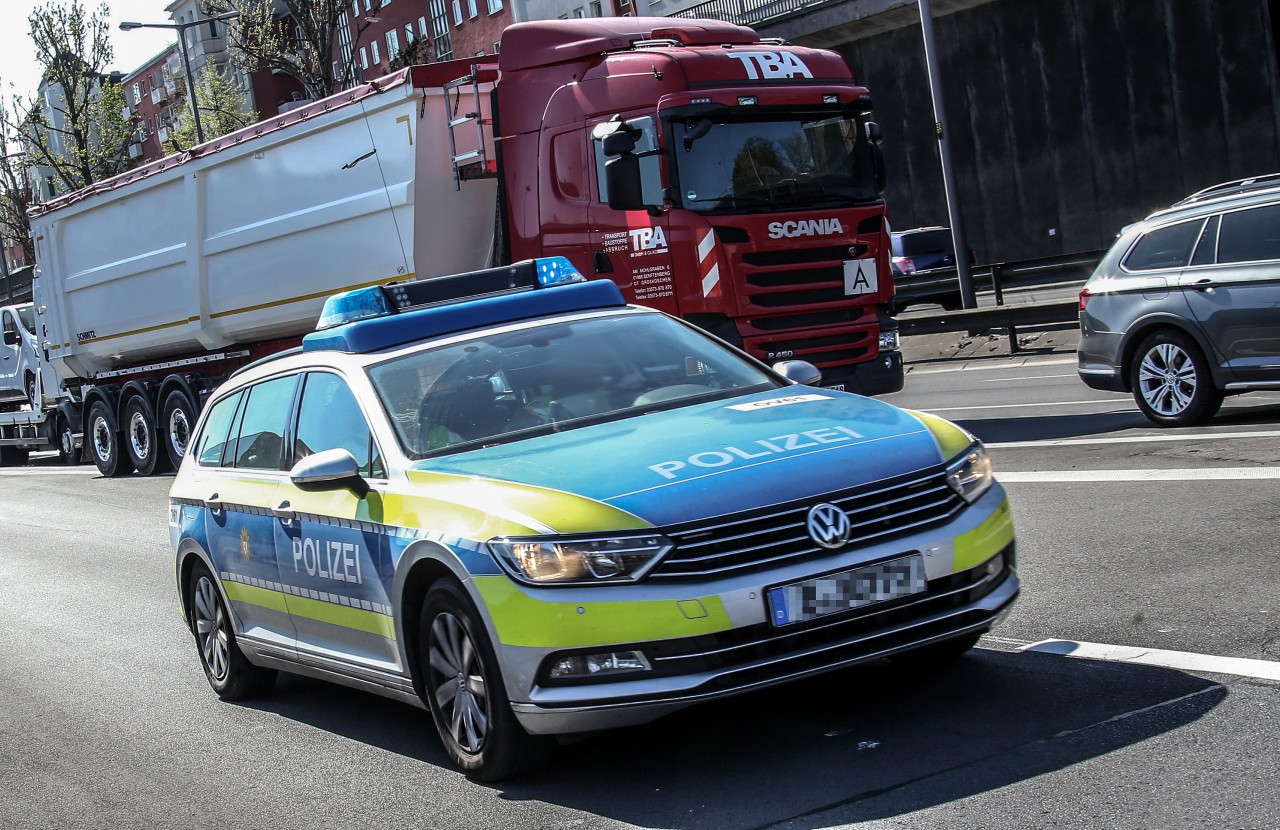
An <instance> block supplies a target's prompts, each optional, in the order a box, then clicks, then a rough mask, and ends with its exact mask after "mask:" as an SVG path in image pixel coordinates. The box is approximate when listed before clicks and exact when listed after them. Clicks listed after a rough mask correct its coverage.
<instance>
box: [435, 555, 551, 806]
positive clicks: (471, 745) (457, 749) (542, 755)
mask: <svg viewBox="0 0 1280 830" xmlns="http://www.w3.org/2000/svg"><path fill="white" fill-rule="evenodd" d="M420 626H421V628H420V629H419V637H418V647H419V648H420V649H421V653H420V657H419V662H418V665H419V666H420V667H421V671H422V672H423V691H424V694H423V696H424V697H425V698H426V701H425V702H426V704H427V708H428V709H429V710H430V711H431V719H432V720H433V721H435V725H436V731H437V732H439V733H440V741H441V742H442V743H443V744H444V748H445V752H447V753H448V754H449V757H450V759H452V760H453V762H454V763H455V764H456V765H457V766H458V767H460V768H461V769H462V770H463V771H464V772H465V773H467V775H469V776H471V777H472V778H475V779H478V780H480V781H501V780H503V779H505V778H511V777H513V776H515V775H519V774H520V773H522V772H527V771H529V770H531V769H533V768H534V767H537V766H539V765H541V764H542V763H544V762H545V761H546V760H547V759H548V758H549V757H550V754H551V751H552V749H553V744H552V742H551V740H550V739H548V738H546V737H542V736H534V735H530V734H529V733H528V732H526V731H525V730H524V727H522V726H521V725H520V722H519V721H518V720H516V716H515V713H514V712H512V711H511V702H510V701H509V700H508V699H507V693H506V688H505V687H504V686H503V684H502V674H501V673H500V672H499V670H498V658H497V656H496V655H495V654H494V651H493V646H492V645H491V644H490V643H489V637H488V635H487V634H486V633H485V628H484V625H483V624H481V622H480V619H479V618H478V617H477V616H476V612H475V611H474V610H473V608H472V606H471V600H470V599H468V598H467V596H466V593H465V592H464V591H463V590H462V588H461V586H459V585H458V584H457V583H456V582H453V581H452V580H449V579H447V578H446V579H441V580H440V581H438V582H436V584H434V585H432V586H431V590H429V591H427V596H426V599H425V600H424V601H423V603H422V618H421V623H420Z"/></svg>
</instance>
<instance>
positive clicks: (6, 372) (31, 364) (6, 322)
mask: <svg viewBox="0 0 1280 830" xmlns="http://www.w3.org/2000/svg"><path fill="white" fill-rule="evenodd" d="M0 323H2V324H3V327H4V343H3V345H2V346H0V406H2V407H5V408H7V409H12V408H14V407H20V406H25V405H27V404H30V403H32V402H33V401H34V400H35V398H36V367H37V366H38V365H39V364H38V363H37V361H36V325H35V316H34V312H33V311H32V307H31V303H24V304H22V305H11V306H5V307H4V308H0Z"/></svg>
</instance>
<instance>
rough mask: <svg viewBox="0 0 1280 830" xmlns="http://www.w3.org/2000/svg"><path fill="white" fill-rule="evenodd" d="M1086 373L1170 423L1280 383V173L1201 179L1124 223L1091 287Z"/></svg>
mask: <svg viewBox="0 0 1280 830" xmlns="http://www.w3.org/2000/svg"><path fill="white" fill-rule="evenodd" d="M1080 334H1081V336H1080V346H1079V351H1078V358H1079V372H1080V378H1081V379H1082V380H1083V381H1084V382H1085V383H1086V384H1087V385H1089V386H1091V387H1093V388H1094V389H1105V390H1109V391H1113V392H1132V393H1133V397H1134V400H1136V401H1137V402H1138V407H1139V408H1140V409H1141V410H1142V411H1143V413H1144V414H1145V415H1146V416H1147V417H1148V418H1150V419H1151V420H1152V421H1154V422H1155V423H1157V424H1159V425H1160V426H1188V425H1191V424H1197V423H1201V422H1203V421H1206V420H1208V419H1209V418H1211V417H1213V415H1214V413H1216V412H1217V411H1218V407H1219V406H1221V405H1222V399H1223V397H1224V396H1225V395H1233V394H1237V393H1240V392H1249V391H1253V390H1257V389H1280V174H1273V175H1269V176H1260V177H1256V178H1252V179H1242V180H1240V181H1234V182H1225V183H1223V184H1220V185H1215V186H1213V187H1210V188H1207V189H1205V190H1202V191H1200V192H1198V193H1195V194H1193V195H1191V196H1188V197H1187V198H1185V199H1183V200H1182V201H1180V202H1178V203H1176V204H1174V205H1173V206H1172V207H1169V208H1167V209H1165V210H1161V211H1158V212H1156V213H1153V214H1151V215H1150V216H1148V217H1147V218H1146V219H1144V220H1142V221H1141V222H1138V223H1137V224H1134V225H1130V226H1129V227H1127V228H1125V229H1124V230H1123V231H1121V232H1120V236H1119V237H1118V238H1117V240H1116V243H1115V244H1114V245H1113V246H1111V250H1110V251H1108V252H1107V255H1106V256H1105V257H1104V258H1103V260H1102V262H1101V263H1100V264H1099V265H1098V268H1097V270H1095V271H1094V272H1093V276H1091V277H1090V278H1089V281H1088V282H1086V283H1085V285H1084V290H1083V291H1081V292H1080Z"/></svg>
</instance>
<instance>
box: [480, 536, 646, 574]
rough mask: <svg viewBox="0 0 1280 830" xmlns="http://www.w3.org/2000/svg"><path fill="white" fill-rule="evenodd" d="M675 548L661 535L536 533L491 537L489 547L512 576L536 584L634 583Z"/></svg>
mask: <svg viewBox="0 0 1280 830" xmlns="http://www.w3.org/2000/svg"><path fill="white" fill-rule="evenodd" d="M670 549H671V541H670V540H669V539H667V538H666V537H664V536H659V535H655V534H651V535H647V536H607V537H595V538H581V537H579V538H559V537H555V536H530V537H522V538H507V537H502V538H498V539H491V540H489V550H490V551H492V552H493V555H494V556H495V557H497V559H498V562H499V563H500V564H501V565H502V566H503V568H505V569H506V571H507V573H509V574H510V575H511V576H512V577H514V578H515V579H516V580H518V581H520V582H525V583H529V584H533V585H597V584H600V583H605V582H634V581H635V580H637V579H639V578H640V577H642V576H644V575H645V574H646V573H648V572H649V570H650V569H651V568H653V566H654V565H656V564H658V561H659V560H660V559H661V558H662V556H663V555H664V554H665V553H666V552H667V551H668V550H670Z"/></svg>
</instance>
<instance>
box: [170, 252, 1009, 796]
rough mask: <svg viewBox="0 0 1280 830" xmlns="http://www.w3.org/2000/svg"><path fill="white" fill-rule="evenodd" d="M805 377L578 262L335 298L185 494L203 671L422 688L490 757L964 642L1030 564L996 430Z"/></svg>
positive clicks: (182, 522) (256, 686) (223, 390)
mask: <svg viewBox="0 0 1280 830" xmlns="http://www.w3.org/2000/svg"><path fill="white" fill-rule="evenodd" d="M460 295H466V296H465V297H463V298H461V299H459V298H458V297H459V296H460ZM789 376H791V377H799V376H804V377H805V378H806V379H807V380H809V381H811V382H812V381H816V380H817V379H818V378H817V372H816V370H814V369H813V367H811V366H808V364H803V363H799V362H790V363H785V364H779V365H778V366H777V367H774V369H770V368H768V367H766V366H764V365H762V364H759V363H757V362H755V361H754V360H752V359H751V358H749V357H747V356H746V355H744V354H742V353H741V352H739V351H736V350H734V349H732V348H731V347H728V346H726V345H725V344H724V343H721V342H720V341H718V340H715V339H713V338H710V337H708V336H706V335H705V334H703V333H702V332H700V331H699V330H697V329H695V328H693V327H691V326H689V325H687V324H685V323H683V322H681V321H679V320H676V319H674V318H672V317H669V316H667V315H665V314H663V313H661V312H657V311H653V310H650V309H644V308H637V307H633V306H629V305H627V304H626V303H625V302H624V300H623V299H622V296H621V294H620V293H619V291H618V289H617V287H616V286H614V285H613V284H612V283H611V282H608V281H606V280H598V281H591V282H587V281H584V280H583V279H582V277H581V276H580V275H578V274H577V273H576V272H575V271H574V270H573V268H572V266H571V265H569V263H568V262H567V261H566V260H563V259H550V260H535V261H530V262H525V263H519V264H517V265H514V266H510V267H508V268H501V269H491V270H488V271H482V272H475V273H472V274H466V275H461V276H458V277H449V278H442V279H432V280H421V281H412V282H407V283H404V284H399V285H397V284H392V285H389V286H380V287H374V288H370V289H364V290H361V291H356V292H349V293H347V294H343V295H338V296H336V297H333V298H331V299H330V300H329V302H328V303H327V304H326V307H325V312H324V314H323V316H322V318H321V320H320V323H319V327H318V330H317V331H315V332H314V333H312V334H310V335H308V336H307V337H306V338H304V341H303V345H302V346H301V348H299V349H296V350H294V351H292V352H288V353H285V354H282V355H279V356H276V357H273V358H269V359H267V360H265V361H262V362H259V363H257V364H254V365H252V366H249V367H246V368H245V369H242V370H241V371H240V372H238V373H237V374H236V375H234V376H233V377H232V378H231V379H230V380H229V381H228V382H226V383H225V384H223V385H222V386H221V387H220V388H219V389H218V390H217V392H216V393H215V394H214V395H213V396H212V397H211V398H210V400H209V402H208V404H207V406H206V407H205V410H204V412H203V414H202V416H201V419H200V423H199V425H198V427H197V429H196V431H195V434H194V440H193V442H192V444H191V451H190V452H189V453H188V455H187V457H186V459H185V460H184V461H183V463H182V466H181V468H180V470H179V472H178V474H177V477H176V479H175V481H174V484H173V488H172V491H171V493H170V502H169V504H170V506H169V511H170V513H169V524H170V531H171V537H172V542H173V546H174V550H175V551H176V555H177V580H178V588H179V592H180V596H181V599H182V606H183V610H184V613H185V615H186V620H187V622H188V624H189V625H190V627H191V629H192V631H193V633H194V634H195V640H196V645H197V650H198V653H199V655H200V660H201V662H202V663H203V666H204V671H205V674H206V675H207V676H208V679H209V682H210V684H211V685H212V686H213V689H214V691H215V692H216V693H217V694H219V695H220V696H222V697H223V698H227V699H235V698H243V697H247V696H250V695H255V694H260V693H263V692H265V691H266V690H267V689H268V688H269V687H270V686H271V684H272V682H273V680H274V678H275V672H276V670H278V669H282V670H286V671H290V672H296V673H300V674H304V675H309V676H312V677H318V678H323V679H326V680H331V681H334V682H337V683H341V684H344V685H347V686H352V687H355V688H357V689H364V690H367V691H371V692H375V693H377V694H380V695H385V696H388V697H391V698H395V699H398V700H402V701H408V702H410V703H413V704H416V705H418V706H421V707H424V708H426V709H428V710H429V711H430V713H431V716H432V718H433V720H434V722H435V725H436V727H437V728H438V730H439V733H440V737H441V740H442V741H443V743H444V746H445V748H446V749H447V751H448V753H449V755H450V756H451V757H452V759H453V760H454V761H455V762H456V763H457V764H458V765H459V766H460V767H461V768H462V769H464V770H466V771H467V772H468V773H470V774H472V775H473V776H475V777H478V778H481V779H490V780H492V779H500V778H503V777H507V776H510V775H512V774H515V773H517V772H519V771H522V770H524V769H527V768H528V767H530V766H532V765H534V764H536V763H538V762H540V761H541V760H542V759H543V758H544V757H545V754H546V752H547V747H548V745H549V744H550V743H553V741H552V740H551V736H555V735H559V734H565V733H581V732H588V731H594V730H599V729H603V728H607V727H612V726H618V725H625V724H638V723H643V722H646V721H649V720H652V719H654V718H656V717H659V716H661V715H663V714H665V713H668V712H671V711H673V710H676V709H678V708H680V707H684V706H688V705H690V704H693V703H695V702H698V701H705V700H710V699H713V698H718V697H722V696H725V695H730V694H735V693H740V692H745V691H748V690H751V689H757V688H761V687H765V686H769V685H771V684H777V683H782V682H786V681H790V680H795V679H797V678H801V677H806V676H810V675H813V674H816V673H819V672H826V671H830V670H833V669H837V668H841V667H845V666H849V665H852V664H855V663H859V662H863V661H867V660H871V659H875V658H880V657H885V656H893V655H899V654H907V653H910V654H911V655H913V656H916V657H923V658H926V659H929V660H934V659H941V658H944V657H946V656H949V655H954V654H959V653H961V652H963V651H965V650H967V649H969V648H971V647H972V646H973V645H974V643H975V642H976V641H977V638H978V636H979V635H980V634H982V633H983V632H985V631H987V630H988V629H990V628H991V626H992V625H994V624H996V623H997V622H999V621H1000V620H1001V619H1002V618H1003V616H1004V614H1006V613H1007V611H1008V609H1009V608H1010V606H1011V605H1012V603H1013V602H1014V600H1015V599H1016V598H1017V595H1018V590H1019V582H1018V577H1017V574H1016V571H1015V559H1014V531H1013V523H1012V520H1011V517H1010V512H1009V506H1008V503H1007V501H1006V498H1005V493H1004V491H1003V489H1002V488H1001V486H1000V485H999V484H998V483H997V482H996V481H995V480H994V479H993V477H992V473H991V466H990V463H989V461H988V458H987V454H986V452H985V451H984V450H983V447H982V445H981V444H980V443H979V442H978V441H976V440H975V439H974V438H973V436H972V435H970V434H968V433H967V432H965V431H964V430H962V429H960V428H959V427H957V426H955V425H953V424H951V423H948V422H947V421H944V420H942V419H940V418H937V417H933V416H930V415H926V414H922V413H913V412H907V411H904V410H901V409H898V408H895V407H893V406H890V405H888V404H886V403H882V402H879V401H875V400H871V399H868V398H863V397H858V396H855V395H850V394H846V393H843V392H836V391H832V390H825V389H820V388H814V387H810V386H805V385H799V384H797V383H795V382H793V381H791V380H788V377H789Z"/></svg>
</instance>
